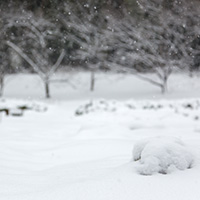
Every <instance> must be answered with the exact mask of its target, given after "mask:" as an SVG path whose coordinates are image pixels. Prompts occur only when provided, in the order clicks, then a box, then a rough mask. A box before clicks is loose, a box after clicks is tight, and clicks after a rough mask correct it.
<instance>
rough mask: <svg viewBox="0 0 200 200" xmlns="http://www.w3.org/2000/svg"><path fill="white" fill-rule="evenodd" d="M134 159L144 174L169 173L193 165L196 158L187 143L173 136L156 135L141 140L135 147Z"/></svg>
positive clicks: (138, 169)
mask: <svg viewBox="0 0 200 200" xmlns="http://www.w3.org/2000/svg"><path fill="white" fill-rule="evenodd" d="M133 160H134V161H137V162H138V165H137V167H136V168H137V171H138V172H139V173H140V174H142V175H152V174H155V173H162V174H168V173H170V172H172V171H174V170H185V169H188V168H191V167H192V164H193V162H194V158H193V155H192V153H191V152H190V151H189V150H188V149H187V147H186V146H185V144H184V143H183V142H182V141H181V140H179V139H177V138H173V137H156V138H151V139H145V140H141V141H139V142H138V143H137V144H136V145H135V146H134V149H133Z"/></svg>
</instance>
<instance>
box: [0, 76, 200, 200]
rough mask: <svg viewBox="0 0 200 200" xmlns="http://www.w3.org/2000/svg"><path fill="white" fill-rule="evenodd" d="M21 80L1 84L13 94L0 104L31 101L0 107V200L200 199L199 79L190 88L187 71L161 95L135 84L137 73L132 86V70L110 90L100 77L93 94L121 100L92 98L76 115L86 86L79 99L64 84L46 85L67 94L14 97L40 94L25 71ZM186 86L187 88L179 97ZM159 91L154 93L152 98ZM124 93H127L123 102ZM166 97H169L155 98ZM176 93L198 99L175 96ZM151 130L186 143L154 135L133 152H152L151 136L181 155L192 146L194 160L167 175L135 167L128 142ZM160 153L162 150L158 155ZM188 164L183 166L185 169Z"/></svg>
mask: <svg viewBox="0 0 200 200" xmlns="http://www.w3.org/2000/svg"><path fill="white" fill-rule="evenodd" d="M21 76H22V75H21ZM21 76H20V77H21ZM25 79H26V80H27V77H26V76H25V77H24V78H23V77H21V78H16V79H12V80H11V81H10V82H9V84H8V85H7V87H6V88H5V89H6V90H5V94H6V96H7V97H8V96H9V97H12V99H5V101H0V106H2V107H5V106H6V105H7V107H9V108H10V107H11V108H13V107H14V108H16V106H17V105H19V104H20V106H23V105H28V106H32V108H33V109H31V110H27V111H25V112H24V114H23V116H21V117H16V116H9V117H7V116H5V115H3V114H2V113H0V200H133V199H134V200H199V199H200V190H199V188H200V173H199V172H200V145H199V144H200V109H199V103H198V102H199V101H200V99H199V98H198V97H200V96H199V95H200V93H199V92H198V91H199V85H200V84H199V82H198V81H197V79H196V81H195V86H196V89H195V87H192V88H193V90H191V87H189V85H190V84H188V83H187V84H185V85H184V84H182V83H186V82H185V77H184V78H183V79H181V78H180V77H179V79H176V80H179V81H178V82H177V83H176V85H177V84H179V85H180V87H181V88H174V91H172V90H171V91H172V93H169V94H167V95H166V96H161V95H160V94H159V91H158V90H157V88H154V87H151V86H150V85H148V87H146V84H145V83H141V82H138V83H137V81H136V79H134V84H132V87H133V92H132V93H130V90H131V87H130V85H131V84H130V83H131V81H130V80H131V79H130V77H129V79H128V80H129V81H128V83H126V81H125V82H123V81H122V82H123V87H122V86H120V87H119V85H120V83H118V82H117V83H116V84H115V82H113V85H112V84H111V88H114V90H113V93H111V92H110V91H109V87H108V86H109V84H108V82H106V81H104V80H98V81H99V82H101V84H102V85H98V84H99V82H97V90H96V91H95V92H96V93H95V94H94V95H93V94H91V95H89V96H90V97H92V96H93V97H94V96H95V95H96V96H95V98H97V97H98V96H101V97H102V98H107V99H108V98H110V97H111V96H112V94H114V97H118V98H117V99H121V100H122V99H123V98H124V99H123V101H120V102H119V101H116V102H115V103H113V101H110V100H109V101H105V104H103V105H102V104H101V106H100V105H99V104H98V103H97V104H96V103H94V107H91V108H92V109H90V110H89V112H88V113H87V114H85V113H84V114H82V115H75V111H77V109H80V110H81V109H82V108H83V107H82V106H83V105H85V104H87V103H88V102H90V99H89V96H87V94H88V93H89V92H88V93H86V94H85V93H84V92H85V91H86V89H85V91H82V90H81V91H82V93H84V95H83V98H81V93H79V92H80V91H77V90H75V91H74V92H72V90H70V91H69V93H68V89H67V88H65V87H63V86H60V87H54V86H51V91H52V95H53V97H58V99H61V100H67V101H55V99H54V100H50V101H42V102H41V101H36V100H35V101H31V100H30V99H29V100H26V101H25V100H20V101H19V100H17V99H14V97H15V94H16V95H18V97H23V98H26V97H27V96H26V95H27V93H29V94H30V98H39V97H40V96H43V89H42V88H41V90H40V91H36V90H35V89H34V88H38V87H39V88H40V87H41V85H37V84H36V85H34V83H35V82H34V81H32V79H31V78H28V80H29V81H28V82H27V84H26V88H23V87H24V84H22V83H21V81H22V82H23V81H24V80H25ZM34 80H35V79H34ZM181 80H182V81H181ZM198 80H199V79H198ZM36 82H37V81H36ZM37 83H38V82H37ZM104 83H105V84H104ZM173 83H175V79H174V82H173ZM20 84H21V85H20ZM134 85H136V86H137V87H134ZM186 85H187V87H188V90H187V89H186V87H185V86H186ZM100 86H101V87H100ZM197 86H198V87H197ZM20 87H21V88H20ZM170 87H171V86H170ZM105 88H106V90H105ZM123 88H126V89H125V90H123ZM33 89H34V91H32V90H33ZM149 89H150V90H149ZM111 90H112V89H111ZM60 91H62V92H60ZM63 91H65V93H63ZM184 92H186V93H185V94H190V95H188V96H187V95H185V96H184ZM103 94H104V95H103ZM107 94H108V95H107ZM158 94H159V98H158V99H155V98H156V97H157V95H158ZM31 95H32V96H31ZM57 95H58V96H57ZM70 95H71V96H70ZM129 97H132V99H133V100H130V101H127V98H129ZM143 97H146V98H149V99H152V100H151V101H149V100H145V99H143ZM164 97H166V98H170V99H171V100H161V98H164ZM173 97H175V98H174V99H173ZM179 97H181V98H182V97H185V98H187V97H194V98H197V99H186V100H184V99H181V100H179ZM135 98H136V99H137V101H136V100H134V99H135ZM70 99H73V101H71V100H70ZM159 99H160V100H159ZM141 100H142V101H141ZM95 102H96V101H95ZM97 102H98V101H97ZM107 105H109V106H110V107H108V109H107V107H106V106H107ZM38 106H39V107H38ZM95 106H96V107H95ZM40 108H42V109H40ZM43 108H44V109H43ZM46 108H47V109H46ZM93 108H94V109H93ZM110 108H111V109H110ZM41 111H42V112H41ZM90 111H91V112H90ZM157 137H160V138H168V137H175V138H178V140H179V139H180V140H181V141H182V142H183V143H184V145H181V144H180V145H178V144H179V142H178V143H177V142H176V141H173V140H172V141H171V139H170V140H168V139H166V140H165V139H164V140H162V142H161V143H162V144H163V145H161V144H160V143H159V144H160V145H158V142H157V139H153V140H150V141H152V143H150V142H149V143H148V145H149V147H148V145H147V144H146V146H145V148H149V149H150V150H151V151H146V150H145V148H144V149H143V150H145V151H146V153H145V152H143V153H145V155H146V156H145V157H144V158H143V156H142V154H141V155H140V154H138V155H139V156H138V158H140V159H144V160H145V158H147V157H148V156H147V155H148V153H149V152H150V153H153V154H154V153H155V154H156V153H157V151H156V150H155V151H154V148H153V147H151V146H154V142H155V143H156V145H158V146H157V148H158V149H162V152H165V153H166V150H167V149H169V148H170V150H171V149H172V150H173V153H174V152H176V157H177V156H178V155H180V156H179V157H182V156H183V157H184V158H186V159H187V158H188V156H187V155H188V152H189V154H190V153H191V154H192V155H193V159H194V162H193V163H192V167H191V168H190V169H187V170H174V171H173V173H169V174H166V175H163V174H160V173H155V174H153V175H152V176H142V175H140V174H139V173H138V171H137V170H138V167H139V168H140V161H137V162H133V158H132V149H133V146H135V145H137V144H138V141H141V140H143V139H147V138H157ZM153 141H154V142H153ZM176 143H177V145H178V148H177V145H175V144H176ZM157 148H156V149H157ZM163 148H164V149H163ZM165 153H161V154H160V155H161V158H162V155H163V154H164V155H165ZM173 153H172V154H170V155H173ZM185 155H186V157H185ZM191 158H192V157H191V156H189V159H191ZM167 160H168V159H167ZM190 161H191V160H190ZM145 162H146V160H145ZM173 163H174V161H173ZM189 163H190V162H186V164H185V165H183V166H184V167H186V168H187V167H189V165H187V164H189ZM181 167H182V164H181ZM170 170H173V169H172V168H170ZM170 170H169V171H170Z"/></svg>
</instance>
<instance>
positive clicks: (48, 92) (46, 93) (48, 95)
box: [45, 80, 51, 99]
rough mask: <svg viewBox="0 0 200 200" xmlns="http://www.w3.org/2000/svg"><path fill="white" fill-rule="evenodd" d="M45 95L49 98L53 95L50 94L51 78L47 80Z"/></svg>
mask: <svg viewBox="0 0 200 200" xmlns="http://www.w3.org/2000/svg"><path fill="white" fill-rule="evenodd" d="M45 97H46V98H47V99H49V98H51V96H50V89H49V80H46V81H45Z"/></svg>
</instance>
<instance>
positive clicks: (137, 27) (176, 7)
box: [0, 0, 200, 98]
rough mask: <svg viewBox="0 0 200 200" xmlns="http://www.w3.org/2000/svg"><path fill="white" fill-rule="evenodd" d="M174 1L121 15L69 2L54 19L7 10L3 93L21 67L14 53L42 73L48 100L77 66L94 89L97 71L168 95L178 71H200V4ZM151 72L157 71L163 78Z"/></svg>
mask: <svg viewBox="0 0 200 200" xmlns="http://www.w3.org/2000/svg"><path fill="white" fill-rule="evenodd" d="M169 2H170V3H168V4H167V5H166V1H165V0H162V1H160V0H148V1H147V0H140V1H137V10H138V14H137V15H136V14H134V13H131V12H130V9H129V10H128V9H125V8H123V7H122V8H121V10H120V12H118V13H117V15H116V13H111V12H109V11H108V9H106V8H104V9H103V8H102V9H99V8H98V7H96V6H94V4H93V3H94V2H93V3H92V4H91V5H92V6H91V5H90V4H89V3H88V4H85V3H84V4H82V3H78V2H76V4H73V3H70V2H69V1H64V2H63V4H62V5H61V7H59V9H58V10H59V12H54V13H52V16H51V17H47V16H45V15H44V14H43V13H39V14H38V13H34V12H31V11H27V10H26V9H23V8H22V9H21V10H22V12H19V11H17V10H16V9H10V10H6V11H5V12H1V21H0V26H1V32H0V38H1V41H2V44H1V48H0V51H1V56H0V61H1V65H0V95H1V94H2V90H3V85H4V77H5V76H6V74H7V73H10V72H14V71H16V69H15V66H13V67H14V69H13V70H10V68H11V63H10V60H12V58H11V56H12V54H11V52H15V53H16V54H17V55H18V56H19V57H20V58H21V60H23V62H24V61H25V63H24V65H25V66H27V64H28V66H29V67H28V69H29V70H31V71H33V72H35V73H37V74H38V75H39V77H40V78H41V80H42V81H43V83H44V88H45V95H46V97H47V98H49V97H50V89H49V84H50V82H51V77H52V76H53V74H54V73H55V72H56V71H57V70H58V69H59V68H60V67H61V66H62V65H67V64H68V66H69V67H74V66H75V64H73V63H76V65H77V63H79V65H81V68H82V69H83V70H89V71H90V72H91V84H90V89H91V90H94V87H95V73H96V72H97V71H99V70H109V71H111V72H122V73H133V74H135V75H137V76H138V78H141V79H143V80H145V81H148V82H149V83H151V84H154V85H155V86H158V87H159V88H161V91H162V92H163V93H164V92H165V91H166V90H167V81H168V78H169V76H170V74H171V73H172V72H173V70H174V69H191V68H192V67H193V66H194V63H195V65H197V67H198V66H199V63H198V62H196V60H197V58H198V55H199V54H200V52H199V50H200V26H199V23H200V14H199V12H198V11H199V3H198V1H195V0H193V1H191V2H189V3H188V1H186V0H181V1H179V3H177V2H176V1H169ZM68 60H70V61H71V64H70V62H69V61H68ZM23 62H22V63H23ZM61 63H63V64H62V65H61ZM21 65H23V64H21ZM21 67H22V68H24V67H23V66H21ZM8 69H9V70H8ZM145 72H152V73H154V74H155V75H156V76H157V79H151V78H149V77H148V76H146V74H145Z"/></svg>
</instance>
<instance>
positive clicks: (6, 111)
mask: <svg viewBox="0 0 200 200" xmlns="http://www.w3.org/2000/svg"><path fill="white" fill-rule="evenodd" d="M0 112H4V113H5V114H6V115H7V116H8V115H9V109H8V108H3V109H0Z"/></svg>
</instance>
